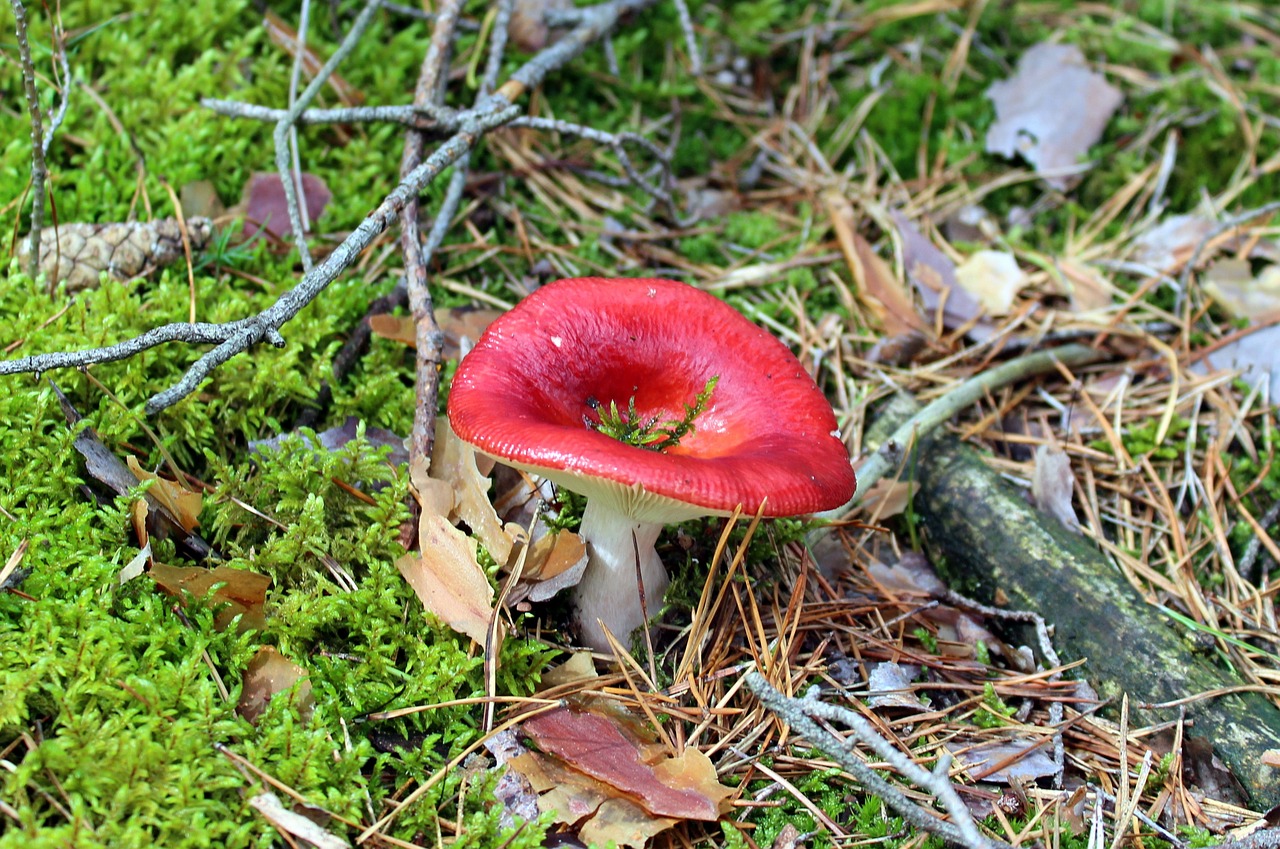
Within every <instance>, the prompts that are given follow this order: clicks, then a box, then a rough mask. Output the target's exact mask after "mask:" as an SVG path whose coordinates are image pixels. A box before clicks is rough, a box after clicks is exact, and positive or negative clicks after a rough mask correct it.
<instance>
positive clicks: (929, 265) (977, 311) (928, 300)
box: [890, 210, 989, 330]
mask: <svg viewBox="0 0 1280 849" xmlns="http://www.w3.org/2000/svg"><path fill="white" fill-rule="evenodd" d="M890 217H891V218H892V219H893V223H894V226H895V227H897V228H898V234H899V235H900V237H901V238H902V262H903V265H905V266H906V269H907V278H908V279H909V280H910V281H911V283H912V285H913V286H915V288H916V291H917V292H919V293H920V301H921V303H922V304H923V306H924V311H925V316H926V317H927V318H928V319H929V320H930V321H933V319H934V316H935V315H936V314H937V312H938V309H939V307H941V308H942V323H943V326H944V327H947V328H956V327H962V326H964V325H967V324H970V323H971V322H974V321H975V320H978V319H981V317H982V305H981V304H980V303H978V300H977V299H976V298H974V297H973V296H972V295H970V294H969V293H968V292H966V291H965V290H964V289H962V288H960V283H959V281H958V280H957V279H956V266H955V263H953V262H952V261H951V260H950V258H948V257H947V255H946V254H944V253H943V252H942V251H940V250H938V248H937V247H936V246H935V245H934V244H933V242H931V241H929V240H928V239H927V238H925V236H924V235H923V234H922V233H921V232H920V231H919V230H917V229H916V227H915V225H914V224H912V223H911V221H910V220H908V218H907V217H906V216H905V215H903V214H902V213H901V212H899V211H897V210H894V211H893V212H891V213H890ZM980 327H983V324H982V322H980V321H979V323H978V324H975V325H974V329H975V330H978V329H979V328H980ZM986 327H987V329H988V330H989V325H987V326H986Z"/></svg>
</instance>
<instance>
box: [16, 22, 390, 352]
mask: <svg viewBox="0 0 1280 849" xmlns="http://www.w3.org/2000/svg"><path fill="white" fill-rule="evenodd" d="M15 2H16V0H15ZM380 5H381V0H369V2H368V3H366V4H365V7H364V8H363V9H361V10H360V14H359V15H357V16H356V19H355V21H354V22H353V23H352V24H351V29H350V31H349V32H347V36H346V38H344V39H342V43H341V44H339V45H338V49H337V50H335V51H333V55H332V56H330V57H329V59H328V61H327V62H325V63H324V65H322V66H321V68H320V70H319V71H317V72H316V75H315V77H314V78H312V80H311V82H310V83H309V84H308V85H307V87H306V88H305V89H303V91H302V94H300V95H298V99H297V100H296V101H294V102H293V103H292V104H290V106H289V111H288V112H286V113H285V115H284V117H283V118H281V119H280V120H279V121H277V122H276V129H275V133H274V136H273V138H274V140H275V146H276V171H278V172H279V174H280V184H281V188H283V189H284V198H285V203H286V205H287V206H288V209H289V225H290V227H291V228H292V229H293V240H294V242H295V243H296V244H297V246H298V253H299V254H300V255H301V258H302V269H303V271H306V272H310V271H311V267H312V260H311V251H310V249H309V248H308V247H307V232H306V228H305V226H304V224H303V220H302V208H301V207H300V206H299V203H298V190H297V186H296V185H295V184H294V180H293V176H292V174H293V169H292V168H291V167H290V165H289V132H290V130H291V129H292V127H293V125H294V122H295V121H296V120H297V118H298V115H300V114H301V113H302V111H303V110H304V109H306V108H307V106H308V104H310V103H311V101H313V100H315V98H316V95H317V94H319V93H320V89H321V88H323V87H324V85H325V83H326V82H328V80H329V76H330V75H331V74H332V73H333V72H334V71H335V70H336V69H337V67H338V65H340V64H342V61H343V60H344V59H346V58H347V56H349V55H350V54H351V51H352V50H354V49H355V46H356V44H357V43H358V42H359V41H360V38H361V36H363V35H364V33H365V30H367V29H368V28H369V24H370V23H372V22H373V14H374V12H376V11H378V7H379V6H380ZM298 40H299V42H301V41H302V34H301V33H299V35H298ZM296 47H297V52H298V53H299V54H300V53H301V52H302V50H303V49H305V48H304V47H303V45H302V44H301V43H299V44H298V45H296ZM299 61H301V60H299ZM235 353H239V352H238V351H237V352H235Z"/></svg>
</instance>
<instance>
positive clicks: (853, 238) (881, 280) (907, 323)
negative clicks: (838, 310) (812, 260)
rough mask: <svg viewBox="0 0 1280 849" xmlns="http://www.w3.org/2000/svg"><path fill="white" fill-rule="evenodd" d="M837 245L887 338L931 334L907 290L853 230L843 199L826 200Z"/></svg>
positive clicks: (849, 208)
mask: <svg viewBox="0 0 1280 849" xmlns="http://www.w3.org/2000/svg"><path fill="white" fill-rule="evenodd" d="M823 200H824V202H825V204H826V207H827V214H828V216H829V217H830V218H831V225H832V229H834V230H835V233H836V241H837V242H839V243H840V251H841V252H842V253H843V254H844V259H845V263H846V264H848V266H849V274H850V276H851V277H852V278H853V285H854V289H855V291H857V293H858V296H859V298H860V299H861V300H862V301H863V302H864V303H865V304H866V305H867V307H868V308H869V309H870V310H871V311H872V313H874V314H875V316H876V318H877V319H878V320H879V321H880V324H881V326H882V327H883V328H884V331H885V333H886V334H887V335H888V336H900V335H902V334H906V333H911V332H912V331H918V332H924V331H926V330H928V327H927V326H926V325H925V323H924V321H923V320H922V319H921V318H920V313H919V312H917V311H916V305H915V302H914V301H912V299H911V293H910V292H909V291H908V290H907V287H906V286H905V285H904V284H903V283H902V281H900V280H899V279H898V278H897V276H896V275H895V274H894V273H893V269H892V268H890V267H889V264H888V263H887V262H885V261H884V260H883V259H881V258H880V256H879V255H878V254H877V253H876V252H875V250H874V249H873V248H872V247H871V245H870V244H869V243H868V242H867V240H866V239H864V238H862V236H861V235H860V234H859V233H858V231H857V230H856V229H855V228H854V222H853V206H852V205H851V204H850V203H849V201H848V200H847V199H846V198H844V197H843V196H842V195H838V194H828V195H826V196H825V197H824V199H823Z"/></svg>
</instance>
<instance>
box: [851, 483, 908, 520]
mask: <svg viewBox="0 0 1280 849" xmlns="http://www.w3.org/2000/svg"><path fill="white" fill-rule="evenodd" d="M919 489H920V485H919V484H917V483H915V482H913V481H902V480H899V481H893V480H889V479H888V478H881V479H880V480H878V481H876V482H875V483H874V484H872V485H871V488H870V489H868V490H867V494H866V496H864V497H863V499H862V504H863V506H864V508H865V510H866V514H867V515H868V516H874V517H875V519H876V521H883V520H885V519H889V518H892V517H893V516H899V515H901V514H902V512H903V511H904V510H906V509H907V505H908V504H910V503H911V499H912V498H913V497H914V496H915V494H916V491H917V490H919Z"/></svg>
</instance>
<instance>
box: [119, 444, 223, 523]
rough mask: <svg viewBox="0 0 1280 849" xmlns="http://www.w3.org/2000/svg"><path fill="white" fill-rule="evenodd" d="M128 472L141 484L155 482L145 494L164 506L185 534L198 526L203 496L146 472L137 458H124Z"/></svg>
mask: <svg viewBox="0 0 1280 849" xmlns="http://www.w3.org/2000/svg"><path fill="white" fill-rule="evenodd" d="M124 461H125V464H126V465H128V467H129V471H131V472H133V474H134V476H135V477H136V478H137V479H138V480H139V481H141V482H143V483H145V482H147V481H155V483H154V484H153V485H152V486H151V488H150V489H148V490H147V494H148V495H150V496H152V497H153V498H155V500H156V501H159V502H160V503H161V504H163V505H164V507H165V509H166V510H168V511H169V512H170V513H171V514H173V517H174V518H175V519H177V520H178V524H179V525H180V526H181V527H182V529H183V530H184V531H186V532H187V533H191V532H192V531H194V530H195V529H196V527H197V526H198V525H199V524H200V510H201V509H202V507H203V504H204V496H203V495H201V494H200V493H198V492H193V491H191V490H189V489H187V488H186V487H185V486H183V485H182V484H181V483H179V482H177V481H171V480H169V479H168V478H162V477H160V476H159V475H154V474H152V473H151V472H148V471H146V470H145V469H143V468H142V466H141V465H139V463H138V458H137V457H134V456H133V455H129V456H128V457H125V458H124Z"/></svg>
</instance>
